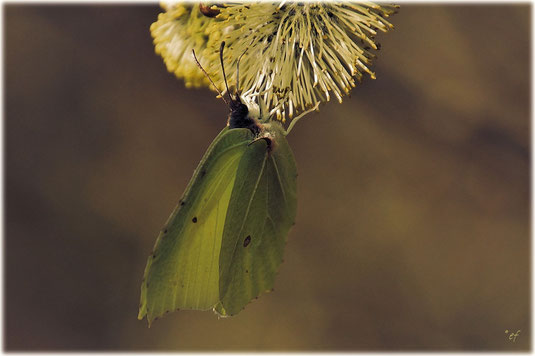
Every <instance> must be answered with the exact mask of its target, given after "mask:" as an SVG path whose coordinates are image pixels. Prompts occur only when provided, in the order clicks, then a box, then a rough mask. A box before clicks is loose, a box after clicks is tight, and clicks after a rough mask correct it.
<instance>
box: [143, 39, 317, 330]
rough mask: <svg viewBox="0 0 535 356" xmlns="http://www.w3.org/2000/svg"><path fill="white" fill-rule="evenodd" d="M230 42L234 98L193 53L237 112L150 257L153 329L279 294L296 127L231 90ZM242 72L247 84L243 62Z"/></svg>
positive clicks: (147, 290) (291, 209)
mask: <svg viewBox="0 0 535 356" xmlns="http://www.w3.org/2000/svg"><path fill="white" fill-rule="evenodd" d="M224 46H225V43H224V42H222V44H221V48H220V60H221V66H222V69H223V78H224V79H225V86H226V89H227V94H228V101H227V100H225V97H224V96H223V95H222V94H221V92H219V90H218V89H217V86H216V85H215V84H214V83H213V82H212V80H211V79H210V77H209V76H208V74H207V73H206V72H205V71H204V69H203V68H202V66H201V65H200V64H199V62H198V60H197V58H196V57H195V52H194V51H193V56H194V58H195V61H196V62H197V64H198V66H199V68H200V69H201V70H202V71H203V72H204V73H205V74H206V76H207V77H208V79H210V82H212V85H214V87H215V88H216V89H217V90H218V92H219V94H220V96H221V97H222V98H223V100H224V101H225V102H226V103H227V105H228V107H229V109H230V114H229V116H228V120H227V126H226V127H225V128H224V129H223V130H222V131H221V132H220V133H219V135H218V136H217V137H216V138H215V139H214V141H213V142H212V143H211V145H210V146H209V147H208V150H207V151H206V153H205V154H204V156H203V158H202V159H201V162H200V163H199V166H198V167H197V169H196V170H195V172H194V174H193V177H192V178H191V181H190V182H189V184H188V186H187V188H186V191H185V192H184V194H183V196H182V198H181V199H180V201H179V203H178V205H177V206H176V208H175V209H174V211H173V212H172V213H171V216H170V217H169V219H168V220H167V223H166V224H165V227H164V228H163V229H162V230H161V231H160V233H159V235H158V238H157V240H156V243H155V245H154V249H153V252H152V254H151V255H150V256H149V258H148V261H147V266H146V268H145V273H144V277H143V281H142V284H141V302H140V306H139V314H138V319H140V320H141V319H143V317H145V316H146V317H147V320H148V322H149V326H150V324H151V323H152V321H154V320H155V319H157V318H158V317H161V316H162V315H164V314H166V313H168V312H171V311H176V310H179V309H188V310H210V309H213V310H214V311H215V312H216V313H217V314H219V315H220V316H231V315H235V314H237V313H238V312H240V311H241V310H242V309H243V308H244V307H245V305H247V304H248V303H249V302H250V301H251V300H252V299H254V298H257V297H258V296H259V295H260V294H262V293H264V292H267V291H271V290H272V288H273V285H274V282H275V275H276V272H277V269H278V267H279V265H280V264H281V262H282V258H283V253H284V247H285V244H286V237H287V235H288V232H289V230H290V228H291V227H292V225H294V221H295V216H296V209H297V168H296V164H295V160H294V156H293V153H292V151H291V149H290V146H289V145H288V142H287V140H286V135H287V133H288V132H289V130H288V131H286V130H285V129H284V127H283V126H282V125H281V124H280V123H279V122H277V121H270V120H269V114H268V113H267V110H266V108H265V107H264V105H263V104H262V103H261V101H260V105H257V104H256V103H253V102H251V101H249V100H247V99H246V98H244V97H240V92H239V89H238V90H237V91H236V94H235V95H234V97H233V96H232V95H231V93H230V91H229V89H228V84H227V81H226V76H225V72H224V65H223V48H224ZM240 58H241V56H240ZM237 73H238V74H237V76H238V79H237V81H238V83H239V59H238V70H237ZM316 108H317V106H316ZM314 109H315V108H314ZM289 129H291V128H290V127H289Z"/></svg>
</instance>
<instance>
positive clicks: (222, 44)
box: [219, 41, 233, 101]
mask: <svg viewBox="0 0 535 356" xmlns="http://www.w3.org/2000/svg"><path fill="white" fill-rule="evenodd" d="M224 48H225V41H223V42H221V47H219V60H220V61H221V69H222V70H223V79H224V80H225V87H226V88H227V94H228V97H229V99H230V101H232V100H233V99H232V96H230V90H229V89H228V83H227V75H226V74H225V64H224V63H223V49H224Z"/></svg>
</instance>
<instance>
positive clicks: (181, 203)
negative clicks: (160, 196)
mask: <svg viewBox="0 0 535 356" xmlns="http://www.w3.org/2000/svg"><path fill="white" fill-rule="evenodd" d="M178 202H179V203H180V206H184V205H186V202H185V201H183V200H182V199H180V200H179V201H178Z"/></svg>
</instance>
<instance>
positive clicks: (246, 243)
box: [243, 235, 251, 247]
mask: <svg viewBox="0 0 535 356" xmlns="http://www.w3.org/2000/svg"><path fill="white" fill-rule="evenodd" d="M250 243H251V235H248V236H247V237H246V238H245V240H243V247H247V246H249V244H250Z"/></svg>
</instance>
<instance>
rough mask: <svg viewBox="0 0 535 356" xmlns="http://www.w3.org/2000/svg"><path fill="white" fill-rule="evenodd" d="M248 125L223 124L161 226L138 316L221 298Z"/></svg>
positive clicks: (208, 305)
mask: <svg viewBox="0 0 535 356" xmlns="http://www.w3.org/2000/svg"><path fill="white" fill-rule="evenodd" d="M252 137H253V136H252V134H251V132H250V131H249V130H247V129H235V130H228V129H226V128H225V129H224V130H223V131H222V132H221V133H220V134H219V135H218V136H217V138H216V139H215V140H214V142H213V143H212V145H211V146H210V147H209V148H208V151H207V152H206V154H205V156H204V157H203V159H202V160H201V163H200V164H199V166H198V168H197V169H196V171H195V173H194V175H193V178H192V179H191V181H190V183H189V185H188V187H187V188H186V192H185V193H184V196H183V198H182V199H181V202H180V203H179V204H178V206H177V207H176V208H175V210H174V211H173V213H172V214H171V216H170V217H169V219H168V221H167V224H166V227H165V228H164V229H163V230H162V231H161V232H160V235H159V236H158V239H157V241H156V244H155V247H154V252H153V254H152V255H151V256H150V257H149V260H148V262H147V267H146V269H145V275H144V278H143V283H142V286H141V304H140V310H139V315H138V317H139V319H141V318H143V316H145V315H147V319H148V321H149V323H150V322H152V320H154V319H155V318H156V317H159V316H161V315H163V314H165V313H166V312H168V311H173V310H176V309H196V310H207V309H211V308H213V307H214V305H216V304H217V303H218V302H219V300H220V297H219V275H220V273H219V253H220V247H221V243H222V236H223V230H224V226H225V221H226V217H227V209H228V207H229V201H230V199H231V195H232V191H233V187H234V186H235V180H236V177H237V175H236V172H237V170H238V167H239V165H240V162H241V159H242V157H243V155H244V153H245V152H246V150H247V149H248V148H249V146H248V144H249V143H250V142H251V141H252Z"/></svg>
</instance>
